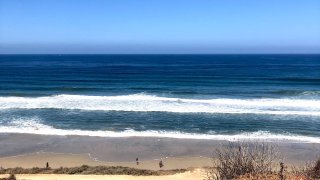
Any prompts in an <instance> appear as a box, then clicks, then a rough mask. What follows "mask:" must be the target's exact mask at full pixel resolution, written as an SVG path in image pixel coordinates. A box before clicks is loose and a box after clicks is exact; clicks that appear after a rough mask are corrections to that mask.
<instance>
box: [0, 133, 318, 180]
mask: <svg viewBox="0 0 320 180" xmlns="http://www.w3.org/2000/svg"><path fill="white" fill-rule="evenodd" d="M271 144H273V145H276V146H277V147H278V150H279V152H280V153H281V154H282V159H281V161H283V162H285V163H286V164H295V165H297V164H304V163H305V162H306V161H309V160H314V159H315V158H316V157H318V156H319V154H320V144H311V143H293V142H287V141H279V142H272V143H271ZM228 145H229V142H226V141H216V140H194V139H173V138H151V137H149V138H142V137H131V138H105V137H104V138H102V137H87V136H86V137H83V136H43V135H29V134H0V167H4V168H11V167H23V168H32V167H45V165H46V162H48V163H49V165H50V167H52V168H59V167H61V166H62V167H75V166H81V165H90V166H97V165H106V166H125V167H133V168H139V169H149V170H160V168H159V164H158V163H159V160H160V159H162V160H163V163H164V167H163V168H161V169H164V170H170V169H182V168H184V169H187V168H188V169H189V171H187V172H185V173H181V174H176V175H170V176H152V177H151V176H139V177H136V176H124V175H112V176H111V175H97V176H96V175H17V177H18V179H30V180H33V179H35V180H37V179H41V180H46V179H50V180H52V179H57V180H58V179H68V180H69V179H71V180H72V179H111V180H113V179H115V180H116V179H119V180H120V179H129V180H134V179H137V180H143V179H169V180H170V179H187V180H188V179H203V177H204V176H205V172H204V170H203V167H206V166H212V157H213V158H214V156H213V152H214V151H215V149H216V148H225V147H226V146H228ZM136 157H138V158H139V165H137V164H136V162H135V159H136ZM194 169H197V170H194ZM0 177H3V175H1V176H0Z"/></svg>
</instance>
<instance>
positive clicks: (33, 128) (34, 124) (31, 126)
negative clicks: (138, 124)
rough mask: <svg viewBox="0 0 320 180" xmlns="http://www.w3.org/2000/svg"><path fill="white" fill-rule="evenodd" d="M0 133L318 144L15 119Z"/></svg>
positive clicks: (264, 135)
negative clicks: (91, 128)
mask: <svg viewBox="0 0 320 180" xmlns="http://www.w3.org/2000/svg"><path fill="white" fill-rule="evenodd" d="M0 133H18V134H37V135H58V136H68V135H74V136H95V137H155V138H175V139H202V140H226V141H239V140H241V141H246V140H247V141H251V140H263V141H270V142H273V141H290V142H305V143H320V138H317V137H310V136H300V135H293V134H289V133H288V134H274V133H270V132H268V131H257V132H251V133H248V132H247V133H239V134H234V135H224V134H214V133H211V134H196V133H183V132H178V131H155V130H148V131H135V130H132V129H128V130H125V131H120V132H116V131H102V130H98V131H89V130H79V129H56V128H53V127H51V126H48V125H45V124H42V123H41V122H40V121H39V119H37V118H34V119H23V118H20V119H15V120H13V121H12V122H11V123H10V124H8V125H6V126H0Z"/></svg>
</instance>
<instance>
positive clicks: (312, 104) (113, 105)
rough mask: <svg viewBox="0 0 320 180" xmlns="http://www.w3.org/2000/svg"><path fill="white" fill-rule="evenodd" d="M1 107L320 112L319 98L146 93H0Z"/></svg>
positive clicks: (275, 112)
mask: <svg viewBox="0 0 320 180" xmlns="http://www.w3.org/2000/svg"><path fill="white" fill-rule="evenodd" d="M0 109H78V110H88V111H90V110H102V111H137V112H152V111H157V112H175V113H252V114H281V115H313V116H320V100H318V99H313V100H312V99H271V98H261V99H231V98H216V99H182V98H171V97H159V96H153V95H146V94H133V95H123V96H85V95H56V96H46V97H0Z"/></svg>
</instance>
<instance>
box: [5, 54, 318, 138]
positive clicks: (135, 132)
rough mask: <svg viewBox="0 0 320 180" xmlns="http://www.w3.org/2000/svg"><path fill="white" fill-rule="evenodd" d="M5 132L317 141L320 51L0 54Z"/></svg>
mask: <svg viewBox="0 0 320 180" xmlns="http://www.w3.org/2000/svg"><path fill="white" fill-rule="evenodd" d="M0 133H1V134H8V133H28V134H40V135H80V136H100V137H131V136H139V137H159V138H161V137H168V138H183V139H217V140H230V141H232V140H242V139H243V140H249V139H250V140H251V139H253V140H255V139H262V140H266V141H268V140H269V141H274V140H286V141H296V142H312V143H320V55H263V54H261V55H0Z"/></svg>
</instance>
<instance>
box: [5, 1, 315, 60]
mask: <svg viewBox="0 0 320 180" xmlns="http://www.w3.org/2000/svg"><path fill="white" fill-rule="evenodd" d="M0 53H1V54H38V53H40V54H47V53H50V54H51V53H52V54H135V53H138V54H176V53H177V54H186V53H190V54H193V53H223V54H224V53H306V54H307V53H320V1H319V0H281V1H279V0H259V1H257V0H236V1H235V0H223V1H219V0H158V1H153V0H134V1H132V0H116V1H104V0H90V1H88V0H67V1H65V0H46V1H43V0H28V1H23V0H0Z"/></svg>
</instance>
